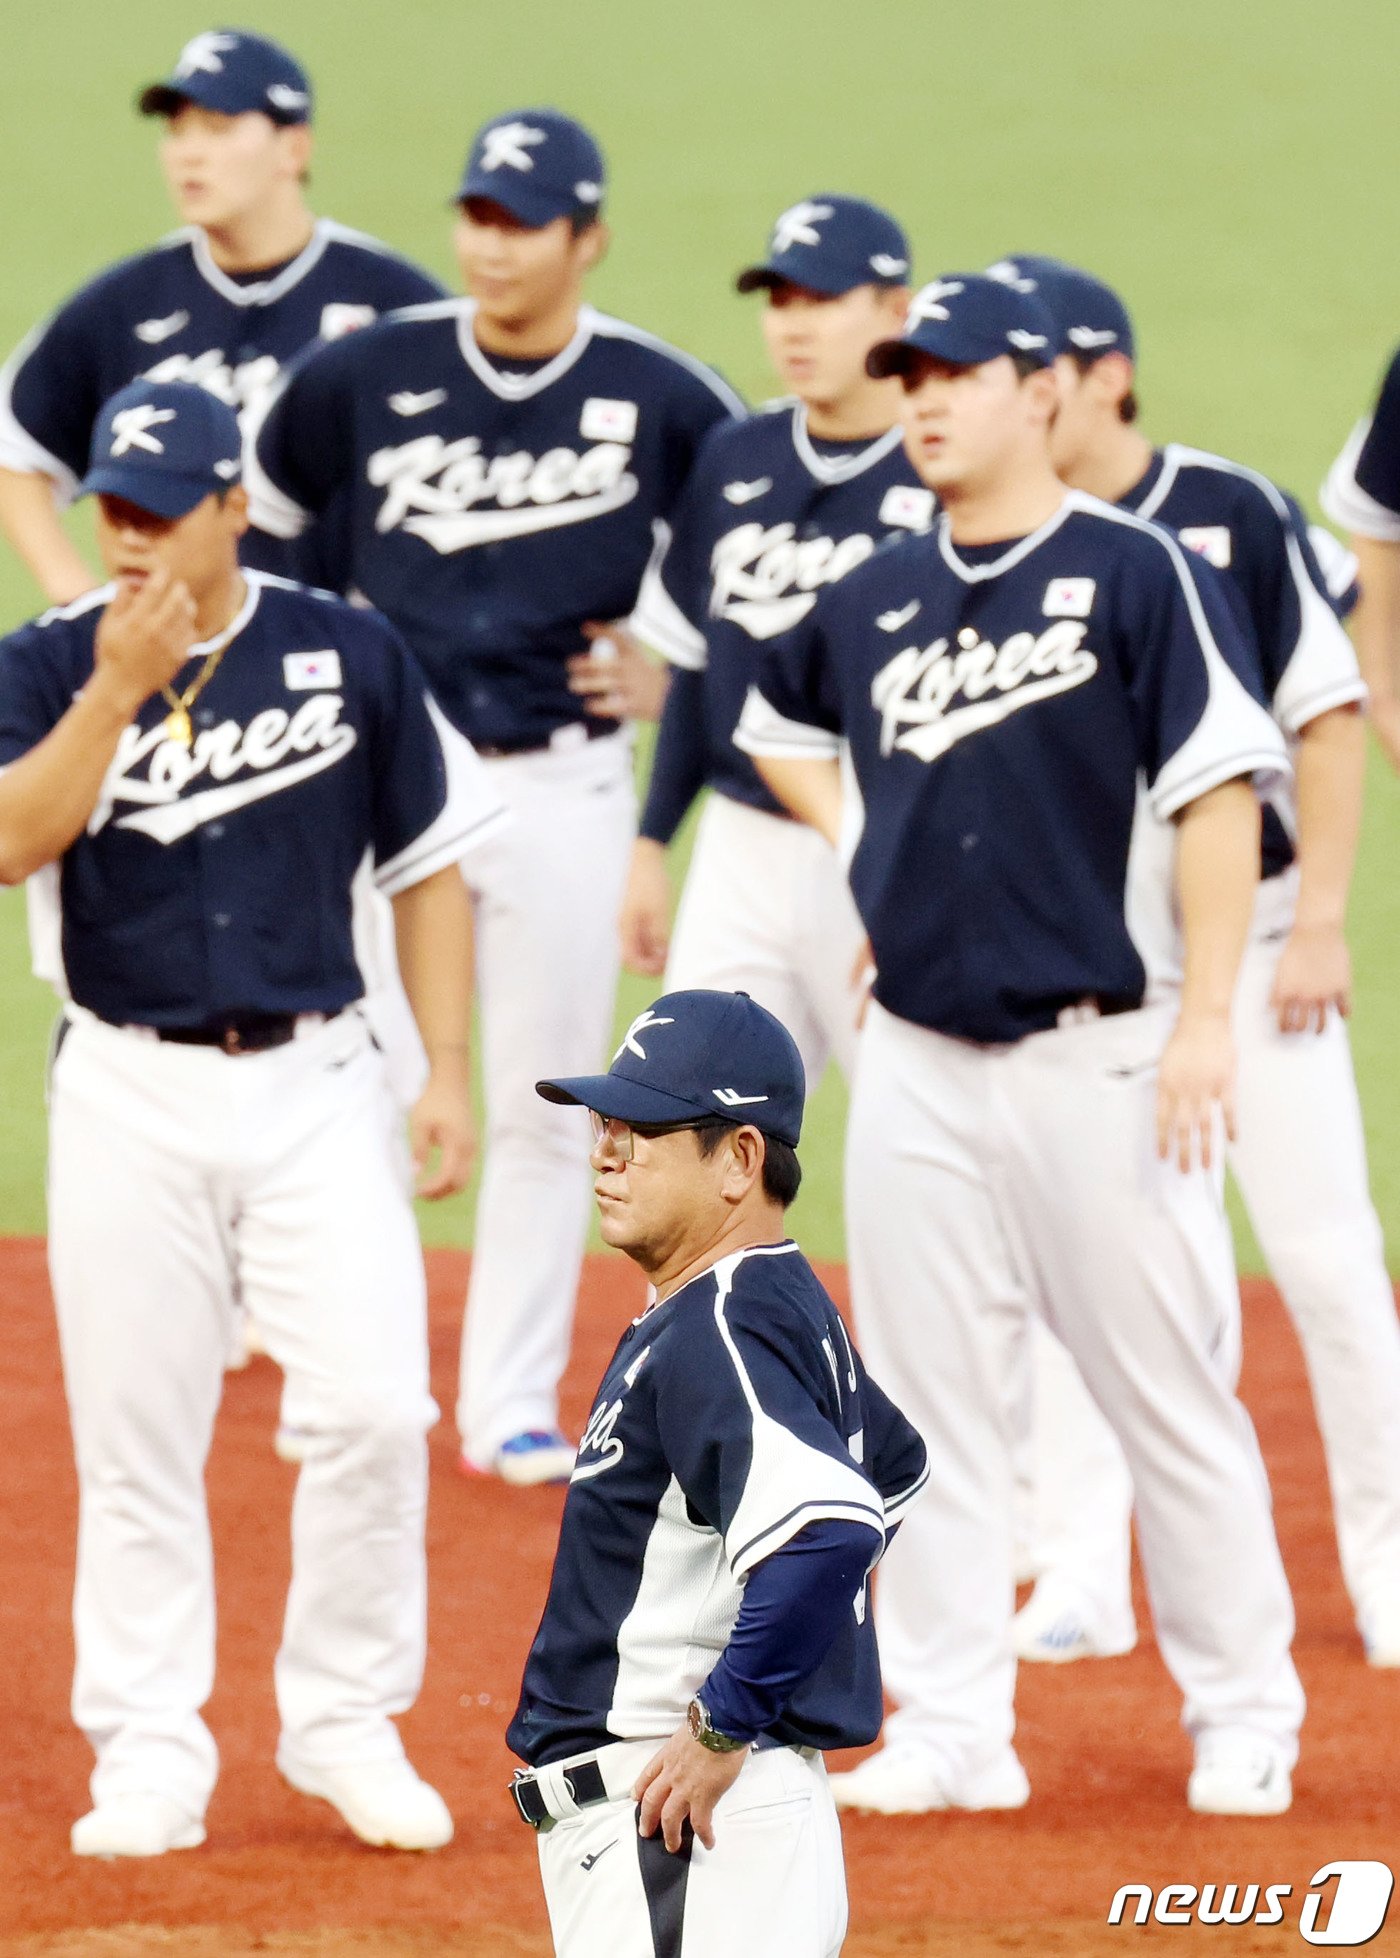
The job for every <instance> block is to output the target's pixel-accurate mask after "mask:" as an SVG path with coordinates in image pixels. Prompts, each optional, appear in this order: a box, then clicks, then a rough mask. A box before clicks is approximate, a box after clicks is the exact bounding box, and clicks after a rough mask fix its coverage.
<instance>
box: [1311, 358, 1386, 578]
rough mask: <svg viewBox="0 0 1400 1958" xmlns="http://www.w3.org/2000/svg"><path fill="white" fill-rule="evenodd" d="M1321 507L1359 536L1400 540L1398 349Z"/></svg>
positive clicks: (1336, 464) (1340, 459)
mask: <svg viewBox="0 0 1400 1958" xmlns="http://www.w3.org/2000/svg"><path fill="white" fill-rule="evenodd" d="M1322 507H1323V509H1324V510H1325V511H1326V512H1327V514H1328V516H1329V517H1331V518H1332V519H1333V521H1334V522H1336V523H1339V524H1342V525H1344V526H1345V528H1346V529H1347V530H1352V531H1355V532H1356V534H1357V535H1358V536H1359V537H1375V538H1378V539H1379V540H1380V541H1381V542H1382V543H1385V544H1396V543H1400V350H1397V352H1396V353H1395V354H1394V355H1393V357H1392V359H1391V362H1390V366H1389V367H1388V368H1387V369H1386V373H1385V379H1384V380H1383V381H1382V382H1381V390H1380V395H1379V397H1378V398H1377V401H1376V406H1375V412H1374V413H1373V414H1371V415H1367V416H1365V417H1364V418H1363V419H1362V420H1361V421H1359V422H1358V423H1357V425H1356V427H1355V428H1354V429H1353V430H1352V432H1351V435H1350V437H1349V439H1348V441H1347V445H1346V447H1345V448H1344V449H1343V450H1342V453H1341V454H1340V455H1339V456H1338V457H1337V460H1336V461H1335V462H1334V463H1333V465H1332V468H1331V471H1330V473H1329V474H1328V477H1327V481H1326V482H1325V483H1324V484H1323V486H1322Z"/></svg>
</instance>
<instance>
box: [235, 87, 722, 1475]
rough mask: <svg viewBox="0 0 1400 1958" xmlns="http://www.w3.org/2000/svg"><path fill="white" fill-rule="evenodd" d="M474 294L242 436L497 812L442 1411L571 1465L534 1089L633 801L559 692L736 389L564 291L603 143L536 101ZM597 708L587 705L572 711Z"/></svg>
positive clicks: (560, 1317)
mask: <svg viewBox="0 0 1400 1958" xmlns="http://www.w3.org/2000/svg"><path fill="white" fill-rule="evenodd" d="M457 194H458V200H459V220H458V225H457V233H456V237H457V248H458V253H459V256H460V259H461V266H462V274H463V278H464V280H465V282H466V285H467V287H468V289H469V291H470V293H471V297H470V298H468V299H466V300H455V301H447V302H444V303H443V304H441V305H436V306H423V307H415V308H410V309H409V310H408V311H406V312H405V313H403V314H401V315H399V316H398V317H397V318H396V319H394V320H386V321H382V322H380V323H379V324H378V325H377V326H374V327H371V328H370V329H368V330H367V331H366V332H364V333H358V334H355V335H354V336H353V337H352V338H350V339H348V340H344V341H340V342H338V343H336V344H335V345H334V346H330V347H326V348H323V349H320V350H318V351H317V352H316V353H315V354H314V355H313V356H311V357H310V358H309V359H308V360H306V361H305V362H304V363H303V364H302V365H300V366H299V367H298V368H297V369H296V370H295V372H294V373H293V374H292V375H291V376H290V377H289V380H288V383H287V386H286V388H285V389H284V390H283V392H282V393H281V394H280V395H279V396H278V397H277V399H276V401H275V402H274V404H273V405H272V407H271V409H270V411H269V413H268V415H267V417H266V420H265V421H264V422H263V424H262V428H261V431H260V433H259V434H258V435H257V437H256V444H255V456H254V463H253V469H254V483H253V488H254V505H255V509H254V515H255V520H257V521H260V522H262V523H263V524H265V525H267V526H268V527H270V528H272V529H275V530H277V531H279V532H280V533H281V534H284V535H290V534H292V533H293V532H296V531H298V530H301V529H304V528H305V527H306V525H307V524H308V523H312V522H314V521H315V520H317V519H318V518H320V517H322V516H323V515H324V513H326V512H327V511H333V510H334V509H335V508H336V506H337V503H338V502H340V501H341V500H342V499H343V503H344V507H345V509H346V511H347V513H348V523H347V524H346V526H345V529H344V532H343V536H344V541H345V546H346V548H345V552H344V556H343V559H342V561H341V563H340V564H339V566H338V567H337V568H335V570H334V574H333V582H334V584H335V585H336V587H337V588H338V589H349V588H350V587H352V586H353V587H355V588H357V589H358V590H360V591H361V592H363V593H364V594H365V595H366V596H367V597H368V598H369V599H370V600H371V601H372V602H373V603H374V604H376V605H378V606H379V607H380V609H381V610H382V611H384V612H386V613H387V614H388V616H389V617H390V618H391V619H393V621H394V622H395V624H396V625H398V627H399V628H400V630H401V631H402V632H403V634H404V636H405V638H406V639H407V640H408V642H409V644H410V645H411V646H412V647H413V649H414V651H415V652H416V653H417V655H418V657H419V659H420V660H421V661H422V664H423V666H424V668H425V670H426V671H427V674H428V678H429V680H430V682H431V683H432V686H433V690H434V692H435V694H436V695H437V698H438V699H439V700H440V701H441V703H442V706H443V709H444V711H445V712H446V714H447V715H448V717H449V719H450V720H452V721H453V723H454V724H455V725H456V726H457V727H458V728H460V729H461V730H462V732H463V733H465V734H467V735H469V736H470V737H471V739H472V740H473V741H474V742H475V743H476V745H477V747H478V748H479V749H480V750H481V752H482V753H483V754H484V755H485V756H486V757H488V766H489V768H490V771H491V774H492V777H493V781H494V783H495V785H496V787H497V789H498V791H499V793H500V794H501V796H502V797H503V799H504V800H505V801H506V803H507V804H508V805H509V806H510V807H511V808H512V810H513V811H514V813H515V817H516V821H515V824H514V827H513V829H512V830H511V832H510V834H509V836H508V837H505V838H503V839H502V841H501V843H500V845H499V846H498V847H496V848H493V849H492V850H490V851H488V852H483V853H482V854H481V855H480V856H479V857H478V859H477V860H476V862H475V864H474V865H472V866H470V867H469V868H468V873H467V874H468V881H469V883H470V886H471V889H472V894H473V898H474V900H475V906H476V917H477V944H478V969H479V977H480V994H481V1008H482V1041H483V1058H484V1075H485V1091H486V1107H487V1134H486V1148H485V1160H484V1165H483V1174H482V1182H481V1194H480V1202H479V1204H478V1208H477V1217H476V1233H475V1237H474V1240H473V1259H472V1276H471V1289H470V1292H469V1296H468V1306H467V1315H466V1327H465V1334H464V1341H463V1349H462V1376H461V1393H460V1398H459V1402H458V1409H457V1414H458V1423H459V1427H460V1430H461V1434H462V1442H463V1450H464V1458H463V1459H464V1465H465V1466H466V1467H468V1468H472V1469H480V1470H492V1471H495V1472H496V1473H498V1474H501V1475H503V1476H504V1477H505V1478H506V1479H507V1480H508V1481H511V1482H514V1483H533V1482H542V1481H552V1480H562V1479H567V1476H568V1473H569V1470H570V1468H571V1467H572V1465H573V1458H574V1450H573V1447H572V1445H571V1444H570V1443H569V1442H568V1441H567V1440H566V1439H565V1437H564V1436H563V1434H562V1433H561V1432H560V1430H559V1425H558V1421H559V1417H558V1382H559V1376H560V1374H561V1373H562V1371H563V1367H564V1362H565V1359H566V1357H567V1353H568V1344H569V1332H570V1326H571V1323H572V1316H573V1307H574V1295H575V1291H576V1289H577V1284H578V1274H579V1264H580V1259H581V1256H582V1250H583V1236H584V1227H585V1217H586V1210H587V1195H588V1183H587V1176H586V1173H585V1172H584V1167H583V1164H582V1163H581V1161H580V1159H579V1156H578V1152H577V1150H576V1149H575V1147H574V1140H573V1137H572V1135H571V1133H570V1130H569V1124H568V1119H567V1117H565V1116H562V1115H560V1114H559V1113H558V1111H557V1110H555V1109H552V1108H550V1107H548V1106H547V1105H546V1104H545V1103H542V1102H541V1101H540V1100H539V1098H538V1096H536V1094H535V1092H534V1084H535V1081H536V1080H537V1078H538V1077H539V1076H540V1075H541V1074H542V1073H543V1072H544V1070H545V1068H546V1067H548V1066H549V1065H550V1064H551V1062H553V1061H557V1060H558V1059H559V1058H560V1057H561V1056H562V1057H565V1058H568V1057H570V1056H572V1057H573V1061H574V1064H575V1065H576V1066H578V1067H580V1068H583V1067H588V1066H592V1065H596V1062H597V1057H598V1055H599V1054H600V1053H601V1052H602V1051H603V1047H604V1044H605V1042H606V1039H607V1034H608V1030H609V1025H610V1021H611V1015H612V1010H613V999H614V994H615V991H616V981H617V966H618V945H617V929H616V921H617V915H618V906H619V903H620V901H621V896H622V884H623V879H624V876H625V874H626V869H627V860H628V855H629V852H630V850H631V846H632V837H633V831H634V823H635V811H634V801H633V791H632V765H631V750H630V743H629V737H628V735H627V733H626V732H625V731H624V729H623V728H622V727H621V726H620V725H619V723H618V722H617V720H615V719H613V718H611V717H609V716H606V715H600V714H598V713H596V712H590V711H589V710H588V707H587V706H586V705H585V702H584V700H583V699H582V698H581V697H580V696H579V695H578V694H577V693H575V692H574V691H572V690H571V686H570V679H571V672H570V665H569V662H570V660H571V659H573V658H576V657H577V656H579V655H580V654H581V653H582V652H583V650H584V649H585V647H586V645H587V643H588V641H589V635H590V633H593V634H601V633H602V631H603V626H604V624H605V623H606V622H607V621H611V620H616V619H619V618H625V617H626V616H627V615H628V614H629V613H630V612H631V610H632V607H633V605H634V604H635V602H636V598H637V589H638V586H639V585H640V583H641V579H642V574H643V572H644V571H645V569H646V565H647V561H648V559H649V557H650V555H651V551H652V549H653V536H654V531H655V528H656V526H657V525H658V524H661V523H664V522H665V521H666V520H667V519H668V518H669V516H670V513H671V512H672V510H673V509H674V508H675V505H676V501H677V499H678V497H679V496H680V493H681V491H682V489H683V487H684V485H685V481H686V478H687V477H688V475H689V474H690V469H691V465H692V462H693V460H694V457H695V454H696V451H697V449H698V448H699V445H700V442H701V439H702V437H703V436H704V435H705V434H706V432H707V431H708V430H709V429H710V428H711V427H712V426H713V425H714V424H715V423H716V422H717V421H721V420H724V419H725V418H727V417H728V416H729V415H731V414H734V413H736V412H738V411H739V409H740V406H741V404H740V403H739V401H738V400H737V398H736V397H735V396H734V395H733V394H732V393H731V392H730V391H729V389H728V388H726V387H725V386H724V384H723V382H721V381H720V380H718V379H717V378H716V377H715V375H713V374H712V373H711V372H710V371H709V370H708V369H707V368H705V367H702V366H701V365H700V364H699V363H698V362H697V361H694V360H691V359H690V358H689V356H687V355H685V354H682V353H678V352H677V351H676V350H675V349H674V348H673V347H669V346H667V345H665V344H664V343H663V342H662V341H659V340H656V339H654V338H653V337H652V335H651V334H649V333H645V332H643V331H642V330H641V329H640V328H639V327H634V326H629V325H627V324H625V323H624V322H623V321H621V320H616V319H611V318H609V317H607V316H606V315H604V314H600V313H596V312H594V311H593V310H592V308H591V307H588V306H585V305H584V304H583V282H584V279H585V276H586V274H587V273H588V271H589V270H590V268H591V267H592V266H593V265H595V264H596V263H597V262H598V260H599V259H600V258H601V257H602V255H603V252H604V251H605V249H606V247H607V242H608V233H607V230H606V227H605V225H604V224H603V222H602V218H601V215H600V213H601V209H602V201H603V195H604V174H603V159H602V156H601V154H600V153H599V150H598V146H597V144H596V143H595V142H594V141H593V139H592V137H591V136H590V135H589V134H588V133H587V131H586V130H584V129H582V128H581V127H580V126H579V124H578V123H576V122H573V121H571V120H570V118H569V117H567V116H564V115H561V114H560V113H558V112H557V111H556V110H552V109H540V110H534V109H524V110H520V111H518V112H516V113H512V114H510V115H506V116H499V117H497V118H496V119H495V120H494V121H493V122H489V123H487V125H486V126H485V128H484V129H482V130H481V131H480V132H479V134H478V135H477V137H476V139H475V141H474V142H473V144H472V147H471V152H470V155H469V157H468V159H467V165H466V171H465V174H464V176H463V178H462V181H461V185H460V187H459V190H458V193H457ZM594 704H595V705H596V703H594Z"/></svg>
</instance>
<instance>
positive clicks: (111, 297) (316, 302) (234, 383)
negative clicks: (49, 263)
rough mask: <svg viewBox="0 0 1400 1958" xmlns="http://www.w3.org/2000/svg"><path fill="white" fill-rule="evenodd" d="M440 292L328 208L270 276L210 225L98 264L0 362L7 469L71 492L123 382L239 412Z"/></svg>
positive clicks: (274, 556) (2, 457) (283, 558)
mask: <svg viewBox="0 0 1400 1958" xmlns="http://www.w3.org/2000/svg"><path fill="white" fill-rule="evenodd" d="M441 291H442V288H441V287H440V286H439V285H438V284H437V282H436V280H434V279H430V278H429V277H428V275H427V273H426V272H421V271H419V269H418V267H417V266H415V265H410V264H409V263H408V261H407V260H406V259H402V258H399V257H397V256H396V255H395V254H394V253H393V252H391V251H389V250H387V249H386V248H385V247H384V246H383V245H381V244H379V243H377V242H376V240H374V239H373V238H368V237H366V236H365V235H364V234H363V233H362V232H359V231H350V230H348V229H347V228H346V227H345V226H344V225H340V224H334V223H332V222H331V221H330V220H329V219H327V218H320V219H318V220H317V222H316V227H315V231H314V233H313V235H312V238H311V242H310V244H308V245H307V247H306V249H305V250H304V251H302V252H300V253H299V254H298V256H297V257H296V258H294V259H292V260H291V261H290V263H289V264H287V265H285V266H282V267H281V268H280V269H278V270H277V271H276V272H275V274H274V275H273V276H272V277H271V278H268V279H254V280H241V279H235V278H231V277H230V276H229V275H228V274H227V273H225V272H222V271H220V269H219V267H218V266H217V265H216V264H215V263H214V261H213V258H212V256H211V255H210V251H209V243H208V240H207V239H206V237H205V235H204V233H203V232H202V231H201V230H199V229H198V228H197V227H192V228H190V229H188V230H185V231H179V232H176V233H175V234H174V236H172V237H170V238H167V239H166V240H165V241H164V242H163V243H162V244H159V245H157V246H156V247H155V249H154V250H153V251H148V252H141V253H140V254H138V256H136V257H135V258H128V259H124V260H123V261H122V262H121V263H120V264H119V265H114V266H112V267H111V268H110V269H109V270H108V271H106V272H103V273H101V274H99V276H98V277H97V278H95V279H93V280H92V281H91V282H90V283H89V284H87V285H85V286H84V287H83V288H82V290H81V291H80V292H77V293H75V294H74V296H73V297H72V298H71V299H69V300H68V301H66V302H65V304H64V305H62V306H61V307H60V308H59V309H58V311H57V312H56V313H54V314H53V315H52V316H51V317H50V318H49V319H48V320H46V321H45V322H44V324H43V325H42V326H40V327H39V328H37V330H36V331H35V332H34V333H32V334H30V336H29V338H28V339H27V340H25V341H24V342H23V343H22V345H21V346H20V347H19V349H18V350H17V352H16V353H15V354H14V355H13V356H12V358H11V359H10V361H9V362H8V364H7V365H6V367H5V369H4V371H3V374H0V467H3V468H6V469H18V470H31V471H38V472H40V473H42V474H44V475H47V476H51V477H52V478H53V479H54V481H55V482H56V483H57V484H58V486H59V489H60V492H61V493H63V494H64V495H68V496H71V495H72V493H73V491H74V490H75V489H76V487H77V484H78V481H79V479H80V478H81V476H82V475H83V473H84V472H85V470H86V469H87V464H88V448H89V444H90V442H91V440H92V431H93V425H94V423H95V422H96V420H97V416H98V412H99V410H100V409H101V407H102V404H103V402H104V401H106V400H108V399H109V398H110V397H111V396H112V395H114V394H115V393H116V392H117V390H118V389H119V388H123V387H125V386H126V384H127V382H128V381H134V380H136V379H137V378H138V377H142V376H144V377H146V378H149V379H151V380H157V381H191V382H194V383H196V384H197V385H198V386H200V387H206V388H208V389H210V391H211V392H212V393H214V394H217V395H218V396H219V398H220V400H222V401H226V402H227V403H228V405H229V406H230V407H231V408H235V409H237V410H238V411H239V413H240V414H242V413H245V412H246V411H249V410H251V409H253V408H255V407H256V406H257V404H258V403H259V402H260V401H262V400H263V399H264V398H265V397H266V396H267V394H268V393H269V392H270V390H271V389H272V388H273V387H274V386H275V384H276V382H277V378H278V376H279V374H280V373H281V371H282V369H283V367H284V366H285V365H286V364H287V363H288V362H289V361H290V360H291V359H292V358H293V357H294V356H295V355H296V354H298V353H300V352H301V351H302V349H303V348H304V347H306V346H308V345H309V344H310V343H311V342H313V341H315V340H316V339H318V338H324V339H336V338H338V337H339V336H341V335H342V334H345V333H348V332H351V331H353V330H354V329H355V328H357V327H362V326H366V325H368V324H369V322H370V321H371V320H373V319H375V318H377V317H378V315H379V314H381V313H386V312H390V311H392V310H393V309H394V308H395V307H398V306H414V305H418V304H420V303H421V302H422V301H423V300H426V299H434V298H437V297H439V296H440V295H441ZM250 540H251V554H252V556H257V557H258V558H259V559H260V561H263V568H264V569H271V570H282V569H284V568H286V562H287V560H288V555H289V554H288V553H287V551H286V549H285V547H283V546H278V545H275V544H272V545H271V549H270V550H269V544H270V542H271V540H268V539H266V538H263V539H259V538H258V537H256V536H255V535H252V534H251V533H250ZM245 555H248V554H247V553H245ZM274 560H275V561H274ZM249 561H252V560H251V556H250V557H249Z"/></svg>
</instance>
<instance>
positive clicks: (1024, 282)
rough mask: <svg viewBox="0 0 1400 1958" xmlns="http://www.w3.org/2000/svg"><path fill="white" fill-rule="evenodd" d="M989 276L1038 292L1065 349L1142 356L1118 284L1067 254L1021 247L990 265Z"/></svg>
mask: <svg viewBox="0 0 1400 1958" xmlns="http://www.w3.org/2000/svg"><path fill="white" fill-rule="evenodd" d="M987 276H988V277H989V278H992V279H1001V280H1003V281H1004V282H1005V283H1006V284H1007V285H1011V286H1015V288H1016V289H1017V291H1019V292H1027V293H1034V295H1035V297H1036V298H1037V299H1038V300H1039V301H1040V303H1041V305H1042V306H1044V308H1045V310H1046V312H1047V313H1049V315H1050V317H1051V318H1052V319H1053V320H1054V322H1055V325H1056V328H1057V329H1058V331H1059V336H1060V352H1061V353H1067V354H1068V353H1078V354H1088V355H1090V356H1093V357H1098V356H1100V355H1103V354H1126V355H1127V357H1128V359H1129V360H1133V359H1135V358H1136V351H1135V347H1134V342H1133V322H1132V319H1131V317H1130V315H1129V313H1128V309H1127V307H1126V306H1125V305H1124V304H1123V302H1122V300H1121V299H1120V298H1119V297H1118V294H1117V293H1116V292H1115V291H1114V290H1113V288H1112V286H1106V285H1105V284H1104V282H1103V280H1102V279H1096V278H1095V277H1094V276H1093V274H1092V273H1090V272H1081V271H1080V269H1079V267H1078V266H1077V265H1066V264H1065V262H1064V260H1063V259H1062V258H1043V257H1041V256H1040V255H1039V254H1038V253H1035V252H1017V254H1016V255H1015V257H1014V258H1001V259H998V260H997V262H996V264H995V265H989V266H988V267H987Z"/></svg>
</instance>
